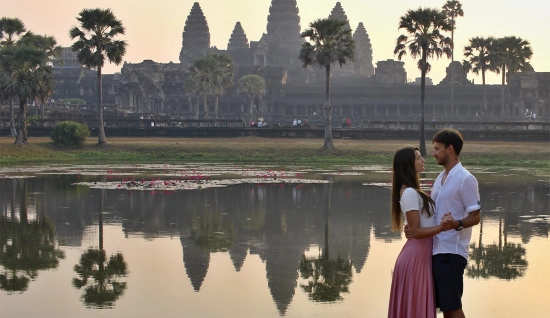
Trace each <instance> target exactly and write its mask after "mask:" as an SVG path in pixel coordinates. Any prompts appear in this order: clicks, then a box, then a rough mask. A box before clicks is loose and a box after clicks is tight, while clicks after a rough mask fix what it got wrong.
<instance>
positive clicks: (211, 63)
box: [188, 56, 216, 119]
mask: <svg viewBox="0 0 550 318" xmlns="http://www.w3.org/2000/svg"><path fill="white" fill-rule="evenodd" d="M215 67H216V59H215V58H213V57H211V56H202V57H199V58H198V59H196V60H194V61H193V63H192V64H191V66H189V77H188V78H189V81H193V82H194V83H193V84H191V86H192V87H196V91H197V93H199V94H202V95H203V106H204V108H203V112H204V118H208V104H207V103H206V96H207V95H208V93H210V92H211V91H213V90H214V77H215ZM198 116H199V110H198V108H197V119H198V118H199V117H198Z"/></svg>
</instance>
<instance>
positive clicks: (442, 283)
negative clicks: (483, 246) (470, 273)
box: [432, 254, 467, 318]
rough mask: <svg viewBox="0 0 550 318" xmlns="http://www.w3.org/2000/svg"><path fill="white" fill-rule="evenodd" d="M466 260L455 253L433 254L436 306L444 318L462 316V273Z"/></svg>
mask: <svg viewBox="0 0 550 318" xmlns="http://www.w3.org/2000/svg"><path fill="white" fill-rule="evenodd" d="M466 264H467V261H466V259H465V258H464V257H462V256H460V255H456V254H437V255H434V256H433V262H432V271H433V275H434V282H435V291H436V303H437V307H439V308H440V309H441V311H443V316H444V317H445V318H454V317H459V318H461V317H464V312H463V311H462V292H463V275H464V269H465V268H466Z"/></svg>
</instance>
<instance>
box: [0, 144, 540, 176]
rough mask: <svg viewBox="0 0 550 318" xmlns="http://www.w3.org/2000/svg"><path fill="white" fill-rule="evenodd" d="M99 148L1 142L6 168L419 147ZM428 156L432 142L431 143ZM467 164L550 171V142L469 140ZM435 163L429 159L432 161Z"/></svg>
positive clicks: (329, 157) (341, 158) (339, 154)
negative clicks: (327, 150) (325, 149)
mask: <svg viewBox="0 0 550 318" xmlns="http://www.w3.org/2000/svg"><path fill="white" fill-rule="evenodd" d="M107 142H108V143H107V145H104V146H98V145H97V139H96V138H90V139H89V140H88V141H87V146H86V148H84V149H59V148H57V147H56V146H54V145H53V144H52V143H51V140H50V139H49V138H31V139H30V140H29V144H27V145H24V146H15V145H13V139H12V138H0V164H2V165H12V164H25V163H63V162H73V163H74V162H78V163H83V162H90V163H92V162H99V161H101V162H138V161H149V162H174V161H178V162H182V161H185V162H266V163H275V162H281V163H283V162H284V163H288V162H296V163H319V164H323V163H327V164H333V163H349V164H353V163H358V164H359V163H361V164H380V163H385V164H387V163H390V162H391V158H392V156H393V153H394V152H395V150H397V149H398V148H400V147H403V146H416V145H417V143H415V142H412V141H403V140H374V141H373V140H351V139H337V140H335V146H336V150H335V151H334V152H332V153H323V152H321V150H320V148H321V146H322V143H323V141H322V140H321V139H279V138H273V139H271V138H259V137H243V138H108V139H107ZM427 145H428V156H429V155H430V153H431V148H430V146H431V143H430V142H428V143H427ZM461 158H462V161H463V162H464V164H468V165H482V166H517V167H532V168H542V169H548V168H550V160H549V159H550V144H548V143H541V142H490V141H488V142H477V141H476V142H467V143H466V144H465V146H464V149H463V153H462V155H461ZM431 161H433V160H428V162H430V163H431Z"/></svg>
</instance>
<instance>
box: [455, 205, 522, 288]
mask: <svg viewBox="0 0 550 318" xmlns="http://www.w3.org/2000/svg"><path fill="white" fill-rule="evenodd" d="M502 214H503V213H502V210H501V211H499V213H498V215H499V223H498V244H489V245H484V244H483V219H482V220H481V222H480V224H479V226H480V230H479V240H478V242H477V244H476V243H475V242H474V243H472V244H471V245H470V253H469V256H470V259H469V260H468V266H467V268H466V275H467V276H468V277H472V278H489V277H491V276H494V277H497V278H500V279H506V280H511V279H516V278H518V277H521V276H523V274H524V273H525V270H526V269H527V264H528V263H527V260H526V259H525V252H526V250H525V248H524V247H523V246H522V245H521V244H519V243H518V244H516V243H508V232H507V231H506V224H505V220H504V221H503V219H502ZM503 223H504V224H503Z"/></svg>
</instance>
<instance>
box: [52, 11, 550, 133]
mask: <svg viewBox="0 0 550 318" xmlns="http://www.w3.org/2000/svg"><path fill="white" fill-rule="evenodd" d="M325 16H326V17H330V18H334V19H339V20H342V21H346V28H349V29H352V27H351V26H352V25H356V26H357V27H356V28H355V30H354V31H353V39H354V40H355V43H356V51H355V61H349V62H347V63H346V64H345V65H344V67H343V68H339V67H334V68H333V69H332V70H333V72H332V77H331V104H332V105H333V107H334V110H335V112H334V116H335V118H334V121H337V120H339V118H338V117H339V116H343V117H352V118H354V121H356V122H357V121H364V120H373V119H377V120H380V119H384V120H401V119H410V120H414V119H415V118H418V116H419V114H420V90H419V89H418V87H417V85H419V84H420V79H416V80H408V76H411V75H410V74H407V72H406V71H405V67H404V62H402V61H397V60H393V59H392V58H393V57H389V58H388V59H386V60H381V61H376V62H375V61H373V56H372V52H373V47H372V44H371V41H370V37H369V34H368V33H367V29H368V27H367V26H368V23H365V22H358V23H352V22H351V21H349V19H348V17H347V15H346V13H345V11H344V6H343V5H342V3H341V2H337V3H336V4H335V6H334V7H333V9H332V10H331V12H327V14H326V15H325ZM367 22H368V21H367ZM250 27H252V26H247V25H242V24H241V23H240V22H239V21H235V24H234V27H233V31H232V32H231V36H230V38H229V39H228V40H227V41H228V42H227V49H226V50H223V49H219V48H216V47H211V44H210V31H209V28H208V21H207V17H205V15H204V13H203V11H202V9H201V7H200V4H199V3H198V2H195V3H194V4H193V6H192V8H191V10H190V12H189V14H188V16H187V18H186V22H185V26H184V29H183V34H182V46H181V52H180V55H179V63H172V62H170V63H158V62H155V61H152V60H144V61H143V62H141V63H126V62H125V63H124V64H123V66H122V69H121V71H120V73H117V74H113V75H105V77H104V81H103V89H104V95H103V99H104V103H105V104H106V105H107V106H106V107H107V111H108V110H109V109H110V108H112V107H114V108H116V109H118V110H119V111H120V110H123V111H125V112H127V113H128V114H130V115H128V116H138V114H139V113H156V114H157V116H178V117H180V118H195V116H196V111H194V110H195V109H196V104H197V96H193V95H192V94H189V93H188V92H187V91H186V90H185V88H184V80H185V78H186V76H187V70H188V67H189V65H190V64H191V63H192V62H193V60H194V59H196V58H198V57H201V56H205V55H207V54H209V53H211V52H216V53H227V54H228V55H229V56H230V57H231V58H232V59H233V61H234V63H235V78H234V82H235V83H237V82H238V79H239V78H240V77H242V76H244V75H247V74H256V75H260V76H262V77H263V78H264V79H265V81H266V85H267V87H266V91H265V95H264V96H262V98H257V99H256V100H255V101H254V105H256V106H257V107H256V108H255V110H256V113H255V114H253V115H252V118H253V117H258V115H262V116H263V117H264V118H266V119H267V120H268V121H269V122H271V123H274V122H289V121H290V122H291V121H292V118H294V117H303V118H309V121H310V122H315V121H316V120H318V121H319V123H321V122H322V118H321V114H322V111H323V105H324V104H325V96H324V91H325V74H324V70H323V69H320V68H318V67H307V68H304V67H303V66H302V64H301V62H300V61H299V58H298V56H299V51H300V48H301V45H302V43H303V40H302V39H301V37H300V30H301V25H300V15H299V8H298V3H297V1H295V0H272V1H271V6H270V8H269V14H268V16H267V24H266V32H265V33H264V34H263V35H262V36H261V38H260V39H249V38H248V37H247V35H246V29H247V28H250ZM371 27H373V26H371ZM69 55H70V54H68V53H67V57H64V58H66V59H67V60H68V61H72V62H70V63H68V65H69V67H56V68H55V71H54V72H55V81H56V87H55V91H54V94H53V96H52V98H53V99H55V100H58V99H63V98H80V99H83V100H85V101H86V102H87V104H88V105H90V106H91V105H94V104H95V103H96V96H97V88H96V86H95V85H96V81H95V71H92V70H88V69H85V68H83V67H79V66H78V65H74V64H75V63H74V61H73V60H74V59H73V60H71V56H69ZM451 68H452V69H453V71H452V72H451ZM446 74H447V76H446V77H445V78H444V79H443V80H441V81H440V82H439V83H437V85H434V83H432V80H431V79H430V78H426V85H427V86H426V103H425V113H426V117H427V118H431V117H437V118H441V119H443V118H462V119H467V120H471V119H473V118H476V117H484V118H486V119H493V118H494V119H498V118H504V117H505V116H504V114H505V113H506V116H507V117H508V118H512V119H514V118H515V119H522V118H523V117H524V114H525V113H526V111H530V112H532V113H535V114H536V116H537V118H540V117H547V116H548V115H550V112H549V107H550V93H549V90H548V87H549V85H550V84H549V81H550V73H536V72H534V71H532V72H524V73H519V74H514V76H512V77H511V78H510V88H511V95H510V103H509V105H510V107H509V108H506V109H505V108H504V107H502V102H501V100H502V97H501V93H502V86H501V85H486V91H487V102H488V105H487V109H484V108H483V87H482V85H479V84H480V83H477V84H474V83H473V82H472V81H470V80H468V79H467V76H466V74H465V73H464V72H463V71H462V64H461V63H460V62H459V61H454V62H452V63H450V64H449V67H448V68H447V71H446ZM451 74H452V78H451ZM418 75H419V74H418ZM413 76H417V74H414V75H413ZM451 83H452V84H453V86H454V93H453V96H454V97H453V104H454V106H453V107H452V106H451V102H450V99H451ZM214 100H215V95H214V94H211V95H208V96H207V105H208V106H207V107H208V110H209V111H208V116H214V117H216V118H227V119H232V118H242V119H245V120H249V119H250V118H249V117H251V115H250V114H249V113H248V112H247V111H246V109H247V107H246V105H247V104H248V101H246V100H245V97H244V96H242V95H239V94H238V90H237V87H236V85H234V86H232V87H228V88H227V89H226V90H225V91H224V92H223V94H221V95H220V96H219V106H218V110H217V112H216V111H215V109H214V107H215V106H214V104H215V102H214ZM200 103H201V105H200V109H201V112H200V113H199V118H205V117H204V116H206V113H204V114H203V113H202V109H203V105H202V100H201V101H200ZM132 114H133V115H132ZM107 115H108V113H107Z"/></svg>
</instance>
